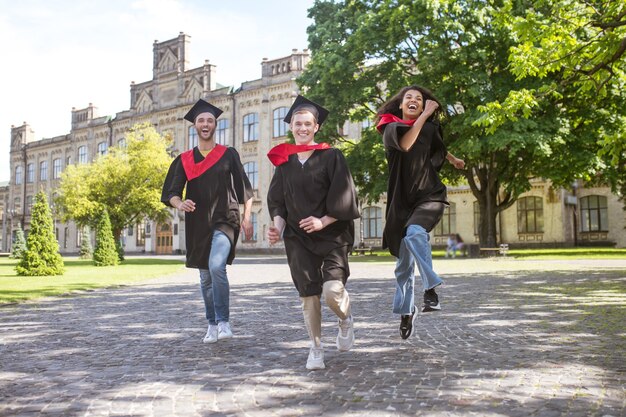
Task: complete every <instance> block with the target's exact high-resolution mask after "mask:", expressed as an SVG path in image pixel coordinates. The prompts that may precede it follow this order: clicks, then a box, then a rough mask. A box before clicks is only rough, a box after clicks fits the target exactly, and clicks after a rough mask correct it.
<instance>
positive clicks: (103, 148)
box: [98, 142, 109, 155]
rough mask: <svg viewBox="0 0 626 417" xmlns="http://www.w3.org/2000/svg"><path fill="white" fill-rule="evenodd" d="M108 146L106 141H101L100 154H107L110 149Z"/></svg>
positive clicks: (99, 145)
mask: <svg viewBox="0 0 626 417" xmlns="http://www.w3.org/2000/svg"><path fill="white" fill-rule="evenodd" d="M108 148H109V147H108V146H107V143H106V142H100V143H99V144H98V155H106V154H107V151H108Z"/></svg>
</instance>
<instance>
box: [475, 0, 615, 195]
mask: <svg viewBox="0 0 626 417" xmlns="http://www.w3.org/2000/svg"><path fill="white" fill-rule="evenodd" d="M517 4H518V2H517V1H512V0H505V1H504V2H503V5H502V7H501V8H499V9H498V10H496V13H495V17H496V24H497V25H498V26H499V27H501V28H504V29H505V30H508V31H510V32H511V33H512V35H513V38H514V39H515V40H516V41H515V43H514V44H513V45H511V47H510V49H509V70H510V71H511V73H513V74H514V75H515V76H516V78H517V79H518V80H523V79H530V78H532V79H534V80H535V85H534V86H533V87H532V88H529V89H512V90H511V91H509V93H508V95H507V96H505V97H503V98H501V99H498V100H493V101H491V102H489V103H486V104H485V105H484V106H481V108H480V109H481V111H483V112H484V114H483V116H482V117H481V118H479V119H478V120H477V123H478V124H481V125H483V126H485V127H487V129H488V130H489V131H494V130H495V129H497V128H498V127H499V126H500V125H502V124H503V123H506V122H507V121H509V120H517V119H519V118H520V117H526V118H528V117H535V110H536V109H537V108H540V107H542V106H546V105H552V106H558V107H559V108H562V109H563V111H564V114H565V115H566V117H567V118H568V122H569V125H570V127H571V129H572V131H573V133H575V134H578V135H579V136H581V137H582V136H583V135H584V136H587V137H589V138H590V140H592V141H597V145H598V151H597V154H598V159H597V161H596V168H597V170H599V171H602V176H601V181H607V180H608V182H609V183H610V184H611V185H612V186H613V188H614V190H615V189H621V195H622V196H624V195H626V194H625V193H624V191H626V133H625V131H626V93H625V87H626V3H624V2H623V1H621V2H620V1H604V2H580V1H577V0H542V1H535V2H532V3H530V4H532V7H531V6H526V7H524V8H519V7H516V5H517ZM589 174H590V175H587V179H594V176H595V177H596V178H597V175H598V173H597V172H593V171H592V172H591V173H589Z"/></svg>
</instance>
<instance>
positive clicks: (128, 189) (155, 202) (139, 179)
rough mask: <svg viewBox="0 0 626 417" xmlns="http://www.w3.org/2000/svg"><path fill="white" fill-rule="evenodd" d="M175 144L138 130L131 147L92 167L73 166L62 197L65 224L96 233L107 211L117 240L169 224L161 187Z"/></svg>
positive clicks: (150, 131) (147, 128) (148, 128)
mask: <svg viewBox="0 0 626 417" xmlns="http://www.w3.org/2000/svg"><path fill="white" fill-rule="evenodd" d="M169 145H170V141H169V139H167V138H164V137H162V136H161V135H160V134H159V133H158V132H157V131H156V130H155V129H154V127H153V126H151V125H149V124H144V125H136V126H134V127H133V128H132V129H131V130H130V131H129V133H128V136H127V137H126V147H111V148H109V151H108V153H107V154H106V155H101V156H99V157H98V158H97V159H96V160H95V161H94V162H92V163H90V164H82V165H73V166H69V167H68V168H67V170H66V171H65V172H64V173H63V174H62V177H61V184H60V187H59V189H58V196H57V198H56V203H57V207H59V211H60V213H61V215H62V219H63V221H68V220H74V221H75V222H76V223H78V224H79V225H90V226H92V227H94V228H95V225H96V220H97V219H98V216H99V214H100V213H101V212H102V211H103V210H104V209H106V211H107V212H108V215H109V218H110V222H111V228H112V230H113V235H114V237H115V238H116V241H119V237H120V236H121V233H122V231H123V230H124V228H126V227H128V226H132V225H134V224H136V223H138V222H140V221H143V219H145V218H149V219H154V220H163V219H165V218H166V217H167V210H166V208H165V206H163V204H162V203H161V187H162V185H163V181H164V179H165V175H166V174H167V169H168V167H169V164H170V162H171V159H172V158H171V156H170V155H169V153H168V151H167V149H168V146H169Z"/></svg>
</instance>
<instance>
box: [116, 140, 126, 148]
mask: <svg viewBox="0 0 626 417" xmlns="http://www.w3.org/2000/svg"><path fill="white" fill-rule="evenodd" d="M117 147H118V148H120V149H126V139H125V138H121V139H118V140H117Z"/></svg>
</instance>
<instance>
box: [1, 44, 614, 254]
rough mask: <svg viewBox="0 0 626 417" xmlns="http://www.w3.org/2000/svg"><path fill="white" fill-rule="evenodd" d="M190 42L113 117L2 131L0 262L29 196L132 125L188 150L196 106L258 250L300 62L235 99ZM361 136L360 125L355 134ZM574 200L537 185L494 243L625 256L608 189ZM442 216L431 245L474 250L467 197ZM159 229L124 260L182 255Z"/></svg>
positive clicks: (301, 57)
mask: <svg viewBox="0 0 626 417" xmlns="http://www.w3.org/2000/svg"><path fill="white" fill-rule="evenodd" d="M189 43H190V37H189V36H188V35H185V34H184V33H180V34H179V36H178V37H177V38H175V39H171V40H167V41H165V42H157V41H155V42H154V44H153V77H152V79H151V80H149V81H145V82H142V83H138V84H136V83H132V84H131V86H130V108H129V109H128V110H124V111H121V112H119V113H117V114H115V116H113V117H110V116H100V115H98V110H97V107H95V106H94V105H92V104H90V105H89V106H88V107H87V108H84V109H72V111H71V117H72V124H71V130H70V132H69V133H68V134H64V135H60V136H56V137H53V138H44V139H39V140H37V139H36V137H35V133H34V131H33V130H32V128H31V127H30V126H29V125H28V124H27V123H24V124H23V125H21V126H17V127H14V126H12V127H11V142H10V170H11V171H10V172H11V178H10V180H9V183H8V184H0V216H1V220H0V227H1V234H0V252H2V251H4V252H8V251H9V250H10V245H11V242H12V239H13V238H14V236H15V231H16V230H17V228H18V227H19V225H22V227H23V228H24V230H25V231H26V232H28V229H29V225H30V210H31V207H32V204H33V198H34V195H35V194H36V193H37V192H38V191H39V190H40V189H42V190H44V191H46V192H47V193H48V196H49V199H50V201H53V197H54V193H55V189H56V188H57V187H58V184H59V178H60V175H61V172H62V171H63V170H64V169H65V167H67V166H68V165H70V164H81V163H88V162H90V161H92V160H94V158H96V157H98V156H99V155H101V154H105V153H106V152H107V151H108V148H109V147H111V146H117V145H123V144H124V141H125V136H126V134H127V132H128V129H129V128H131V127H132V126H133V125H135V124H137V123H145V122H148V123H151V124H153V125H154V126H155V127H156V128H157V130H158V131H160V132H161V133H163V134H169V135H170V136H171V137H172V138H173V139H174V145H173V149H172V154H178V153H180V152H183V151H185V150H187V149H190V148H192V147H193V146H195V145H196V144H197V134H196V132H195V129H194V128H193V126H192V125H191V124H190V123H189V122H187V121H185V120H183V116H184V115H185V114H186V113H187V111H188V110H189V109H190V108H191V106H192V105H193V104H194V103H195V102H196V101H197V100H198V98H204V99H206V100H208V101H210V102H211V103H213V104H215V105H216V106H218V107H219V108H221V109H223V110H224V113H223V114H222V115H221V116H220V118H219V119H218V125H217V129H216V140H217V142H218V143H221V144H224V145H227V146H234V147H235V148H237V150H238V151H239V154H240V155H241V160H242V163H243V165H244V169H245V170H246V173H247V174H248V177H249V178H250V182H251V183H252V186H253V188H254V190H255V198H254V203H253V207H252V213H253V219H252V220H253V223H254V236H253V238H252V239H251V240H249V241H241V240H240V242H238V246H239V247H240V249H250V250H265V249H267V248H268V247H269V245H268V243H267V240H266V239H265V234H266V231H267V227H268V225H269V221H270V219H269V215H268V211H267V203H266V200H265V196H266V194H267V189H268V186H269V182H270V179H271V175H272V173H273V166H272V165H271V164H270V163H269V161H268V159H267V157H266V156H265V155H266V154H267V152H268V151H269V149H270V148H271V147H273V146H274V145H277V144H279V143H282V142H284V141H285V140H286V139H287V131H288V126H287V125H286V124H285V123H284V122H283V121H282V119H283V118H284V116H285V114H286V113H287V110H288V108H289V107H290V106H291V103H292V102H293V100H294V97H295V96H296V95H297V94H298V87H297V84H296V82H295V79H296V78H297V77H298V76H299V75H300V73H301V72H302V70H303V69H304V68H305V66H306V64H307V62H308V60H309V53H308V51H307V50H306V49H304V50H302V51H299V50H297V49H293V50H292V51H291V53H290V54H288V55H286V56H285V57H282V58H278V59H271V60H270V59H266V58H264V59H263V61H262V62H261V78H259V79H257V80H253V81H247V82H244V83H243V84H241V86H240V87H239V88H237V89H233V88H231V87H225V86H221V85H219V84H218V83H217V81H216V74H215V66H214V65H212V64H210V63H209V61H205V62H204V65H202V66H201V67H198V68H191V67H190V65H189ZM363 126H365V125H363ZM361 127H362V125H360V124H348V123H346V125H345V126H343V127H342V128H343V133H344V135H346V136H347V137H349V138H353V139H357V140H358V139H359V137H360V129H361ZM576 191H577V194H576V195H573V194H572V193H571V192H568V191H566V190H558V189H553V188H552V187H550V184H549V183H547V182H545V181H543V182H537V183H536V184H535V185H534V186H533V189H532V190H531V191H529V192H528V193H526V194H524V195H523V196H522V198H521V199H520V201H519V202H518V203H516V204H515V205H513V206H512V207H510V208H509V209H508V210H506V211H505V212H504V213H503V215H502V216H500V218H499V230H500V236H499V240H501V241H503V242H507V243H510V244H524V245H528V244H532V245H537V244H542V245H546V244H551V245H567V246H572V245H574V244H575V243H577V244H580V243H587V242H598V243H610V244H615V243H616V244H617V245H618V246H621V247H623V246H626V239H625V238H624V233H623V232H624V226H625V219H624V211H622V209H621V203H620V202H619V201H618V199H617V197H616V196H615V195H613V194H611V193H610V191H609V190H608V189H607V188H589V189H587V188H584V187H578V189H577V190H576ZM449 199H450V202H451V206H450V209H449V210H448V211H447V212H446V215H445V217H444V220H443V221H442V222H441V223H440V224H439V225H438V226H437V228H436V229H435V230H434V231H433V232H432V234H433V240H432V242H433V244H434V245H443V244H444V243H445V240H446V237H447V235H448V234H449V233H459V234H461V236H463V238H464V239H465V241H467V242H474V241H477V230H476V224H477V216H478V213H477V211H476V204H475V199H474V198H473V196H472V194H471V192H470V191H469V188H464V187H452V188H450V190H449ZM171 213H172V216H171V219H170V221H169V222H167V223H165V224H155V223H154V222H152V221H149V220H146V221H143V222H141V223H139V224H136V225H133V226H131V227H129V228H128V229H127V230H126V231H125V233H124V236H123V244H124V246H125V250H126V251H127V252H129V253H137V252H146V253H158V254H172V253H183V252H184V251H185V243H184V233H185V222H184V217H183V216H182V214H180V213H177V212H176V211H175V210H172V211H171ZM383 213H384V198H383V200H381V202H380V203H378V204H375V205H371V206H369V205H365V204H363V205H362V218H361V219H360V220H358V221H357V222H356V233H357V237H356V241H357V242H356V243H357V244H358V243H362V244H363V245H365V246H380V245H381V238H382V230H383V222H384V220H383V217H384V215H383ZM55 229H56V236H57V240H58V242H59V246H60V249H61V252H62V253H63V254H74V253H77V252H78V250H79V247H80V230H78V228H77V227H76V225H75V224H73V223H71V222H70V223H67V224H65V223H61V222H60V221H59V220H55Z"/></svg>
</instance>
